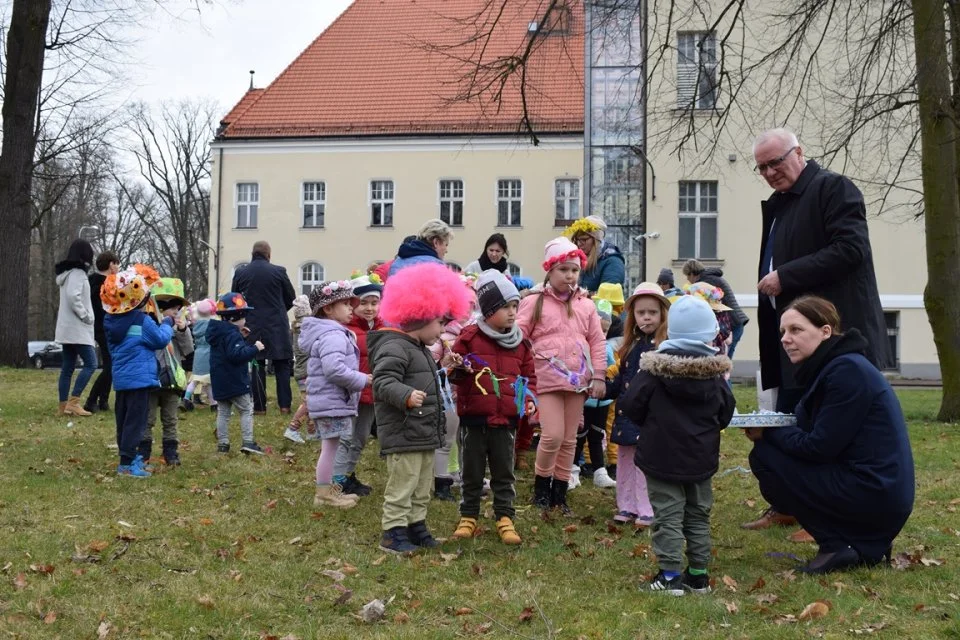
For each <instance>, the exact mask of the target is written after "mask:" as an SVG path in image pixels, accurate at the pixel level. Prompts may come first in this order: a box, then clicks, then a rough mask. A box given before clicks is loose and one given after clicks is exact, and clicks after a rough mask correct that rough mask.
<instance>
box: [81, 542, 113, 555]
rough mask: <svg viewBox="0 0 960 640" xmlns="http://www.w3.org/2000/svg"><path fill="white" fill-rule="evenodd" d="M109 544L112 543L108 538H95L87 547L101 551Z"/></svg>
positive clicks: (94, 550) (96, 551)
mask: <svg viewBox="0 0 960 640" xmlns="http://www.w3.org/2000/svg"><path fill="white" fill-rule="evenodd" d="M109 546H110V543H109V542H107V541H106V540H94V541H93V542H91V543H90V544H88V545H87V549H89V550H90V551H92V552H94V553H100V552H101V551H103V550H104V549H106V548H107V547H109Z"/></svg>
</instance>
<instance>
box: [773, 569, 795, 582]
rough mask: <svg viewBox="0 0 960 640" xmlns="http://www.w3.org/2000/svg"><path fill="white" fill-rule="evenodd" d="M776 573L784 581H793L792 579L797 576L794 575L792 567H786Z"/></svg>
mask: <svg viewBox="0 0 960 640" xmlns="http://www.w3.org/2000/svg"><path fill="white" fill-rule="evenodd" d="M777 575H778V576H780V577H781V578H783V580H784V582H793V581H794V580H796V579H797V576H796V575H795V573H794V570H793V569H787V570H786V571H781V572H780V573H778V574H777Z"/></svg>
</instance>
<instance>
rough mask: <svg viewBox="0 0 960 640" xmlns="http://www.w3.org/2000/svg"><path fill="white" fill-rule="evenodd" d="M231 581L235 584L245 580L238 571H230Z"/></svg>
mask: <svg viewBox="0 0 960 640" xmlns="http://www.w3.org/2000/svg"><path fill="white" fill-rule="evenodd" d="M230 579H231V580H233V581H234V582H240V581H241V580H243V574H242V573H240V572H239V571H237V570H236V569H230Z"/></svg>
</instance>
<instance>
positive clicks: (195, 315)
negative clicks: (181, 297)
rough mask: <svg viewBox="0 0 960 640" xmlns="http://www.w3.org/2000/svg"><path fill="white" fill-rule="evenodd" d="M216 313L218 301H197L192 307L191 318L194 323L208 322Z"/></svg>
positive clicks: (208, 299)
mask: <svg viewBox="0 0 960 640" xmlns="http://www.w3.org/2000/svg"><path fill="white" fill-rule="evenodd" d="M216 312H217V302H216V300H211V299H210V298H205V299H203V300H197V301H196V302H194V303H193V304H192V305H190V318H192V319H193V321H194V322H196V321H197V320H206V319H208V318H209V317H210V316H212V315H213V314H215V313H216Z"/></svg>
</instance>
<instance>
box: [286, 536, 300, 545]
mask: <svg viewBox="0 0 960 640" xmlns="http://www.w3.org/2000/svg"><path fill="white" fill-rule="evenodd" d="M301 542H303V538H301V537H300V536H297V537H296V538H292V539H290V540H288V541H287V544H300V543H301Z"/></svg>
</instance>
